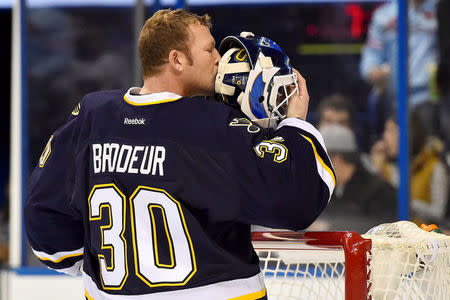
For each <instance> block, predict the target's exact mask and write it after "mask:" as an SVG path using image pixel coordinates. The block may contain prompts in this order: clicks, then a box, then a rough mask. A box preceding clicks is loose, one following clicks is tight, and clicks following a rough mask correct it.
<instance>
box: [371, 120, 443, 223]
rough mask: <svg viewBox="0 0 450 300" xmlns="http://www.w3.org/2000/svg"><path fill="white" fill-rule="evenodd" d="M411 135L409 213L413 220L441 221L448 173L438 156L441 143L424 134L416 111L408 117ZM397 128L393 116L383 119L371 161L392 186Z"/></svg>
mask: <svg viewBox="0 0 450 300" xmlns="http://www.w3.org/2000/svg"><path fill="white" fill-rule="evenodd" d="M410 127H411V128H410V133H411V135H412V143H411V156H410V172H411V178H410V188H411V191H410V192H411V194H410V197H411V212H412V216H413V220H414V221H415V222H416V223H424V222H425V223H436V224H439V223H441V222H443V219H444V217H445V214H446V208H447V202H448V173H447V170H446V167H445V164H444V163H443V161H442V159H441V157H442V156H441V154H442V150H443V146H442V142H440V141H439V140H438V139H437V138H435V137H427V136H426V132H425V129H424V126H423V125H422V122H421V120H420V118H418V117H417V115H416V113H414V112H412V113H411V116H410ZM398 138H399V130H398V126H397V119H396V117H395V115H392V116H391V117H389V118H388V119H387V120H386V125H385V130H384V134H383V139H382V140H380V141H378V142H377V143H375V145H374V148H373V150H372V153H371V155H372V161H373V164H374V167H375V169H376V170H377V171H378V173H379V174H380V176H381V177H382V178H384V179H385V180H386V181H387V182H389V183H391V184H392V185H393V186H398V168H397V164H396V160H397V156H398Z"/></svg>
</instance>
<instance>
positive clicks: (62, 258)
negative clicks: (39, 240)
mask: <svg viewBox="0 0 450 300" xmlns="http://www.w3.org/2000/svg"><path fill="white" fill-rule="evenodd" d="M82 255H83V253H75V254H69V255H66V256H63V257H60V258H58V259H56V260H53V259H51V258H47V257H42V256H38V255H36V257H37V258H39V259H40V260H48V261H51V262H54V263H59V262H61V261H63V260H64V259H66V258H69V257H75V256H82Z"/></svg>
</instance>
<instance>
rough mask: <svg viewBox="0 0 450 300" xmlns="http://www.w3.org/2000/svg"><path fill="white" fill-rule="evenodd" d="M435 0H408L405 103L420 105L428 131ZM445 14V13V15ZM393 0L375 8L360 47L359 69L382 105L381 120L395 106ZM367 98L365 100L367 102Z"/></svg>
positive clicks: (432, 122) (432, 114) (432, 126)
mask: <svg viewBox="0 0 450 300" xmlns="http://www.w3.org/2000/svg"><path fill="white" fill-rule="evenodd" d="M437 2H438V0H410V1H409V2H408V4H409V5H408V23H409V26H408V30H409V31H408V33H409V39H408V46H409V47H408V50H409V51H408V52H409V64H408V66H409V103H410V104H411V106H412V107H418V106H419V107H420V116H419V117H420V118H421V119H422V120H424V122H425V124H426V125H427V130H428V131H429V134H435V132H436V131H437V122H436V120H437V118H436V115H437V110H436V107H435V105H434V103H433V102H432V101H431V100H432V99H433V96H432V92H431V90H430V83H431V81H432V78H433V76H434V75H433V74H434V72H435V69H436V66H437V57H438V45H437V34H436V31H437V22H436V5H437ZM447 17H448V15H447ZM397 19H398V8H397V1H392V2H389V3H386V4H384V5H383V6H381V7H380V8H378V9H377V10H376V11H375V13H374V15H373V18H372V21H371V24H370V28H369V33H368V39H367V43H366V46H365V47H364V49H363V52H362V57H361V64H360V71H361V74H362V76H363V77H364V78H365V79H366V80H368V81H369V82H370V83H371V84H372V85H373V87H374V89H373V95H372V96H373V97H372V99H376V100H373V101H374V102H377V104H376V105H377V106H380V107H382V109H381V112H380V116H379V118H381V119H382V120H383V123H384V120H385V117H386V116H389V115H390V114H391V112H392V110H393V108H395V103H396V102H395V101H393V99H396V93H395V86H396V84H395V83H396V73H397V69H398V68H397V53H398V52H397ZM370 101H371V100H369V102H370Z"/></svg>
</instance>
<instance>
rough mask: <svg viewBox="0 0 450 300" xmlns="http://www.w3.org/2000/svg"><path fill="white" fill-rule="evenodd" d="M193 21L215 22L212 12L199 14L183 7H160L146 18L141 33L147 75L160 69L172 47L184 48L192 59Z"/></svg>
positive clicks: (207, 25) (140, 42) (144, 69)
mask: <svg viewBox="0 0 450 300" xmlns="http://www.w3.org/2000/svg"><path fill="white" fill-rule="evenodd" d="M191 24H199V25H203V26H206V27H208V28H211V26H212V25H211V18H210V16H209V15H207V14H205V15H203V16H198V15H196V14H193V13H190V12H187V11H185V10H183V9H177V10H170V9H163V10H159V11H157V12H156V13H155V14H154V15H153V16H152V17H151V18H149V19H148V20H147V21H146V22H145V24H144V26H143V28H142V30H141V33H140V35H139V58H140V60H141V66H142V73H143V75H144V78H145V77H148V76H151V75H155V74H157V73H158V72H159V71H160V67H161V66H162V65H164V64H165V63H167V61H168V56H169V53H170V51H171V50H179V51H181V52H183V53H184V54H186V56H187V57H188V59H189V60H190V63H192V57H191V51H190V50H189V45H188V42H189V38H190V33H189V30H188V27H189V25H191Z"/></svg>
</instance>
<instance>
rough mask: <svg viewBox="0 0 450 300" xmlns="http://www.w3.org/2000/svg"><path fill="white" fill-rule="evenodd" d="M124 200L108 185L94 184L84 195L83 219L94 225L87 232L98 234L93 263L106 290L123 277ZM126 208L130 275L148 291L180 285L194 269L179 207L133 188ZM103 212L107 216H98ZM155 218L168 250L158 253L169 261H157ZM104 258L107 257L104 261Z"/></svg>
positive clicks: (120, 284)
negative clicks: (86, 199) (85, 216)
mask: <svg viewBox="0 0 450 300" xmlns="http://www.w3.org/2000/svg"><path fill="white" fill-rule="evenodd" d="M126 200H127V199H126V197H125V196H124V194H123V193H122V192H121V191H120V190H119V189H118V188H117V186H116V185H114V184H100V185H96V186H94V187H93V188H92V191H91V193H90V195H89V221H90V222H97V223H96V226H95V225H94V224H93V225H94V226H92V227H91V229H92V228H94V230H95V228H99V230H100V234H101V251H99V252H101V253H99V254H98V260H99V265H100V272H101V276H100V279H101V283H102V286H103V289H106V290H120V289H122V287H123V285H124V284H125V282H126V280H127V278H128V275H129V274H128V266H129V262H128V259H127V257H128V256H127V249H128V247H127V240H126V239H125V237H124V233H125V224H126V207H127V201H126ZM129 206H130V216H131V224H132V227H131V232H132V243H133V245H132V249H133V252H134V266H135V268H134V269H135V270H136V271H135V273H136V274H135V275H136V276H137V277H138V278H140V279H141V280H142V281H143V282H145V283H146V284H147V285H149V286H151V287H157V286H176V285H184V284H186V282H188V281H189V279H190V278H191V277H192V276H193V275H194V274H195V272H196V271H197V266H196V262H195V254H194V248H193V247H192V241H191V238H190V236H189V232H188V230H187V227H186V222H185V220H184V215H183V212H182V210H181V206H180V203H179V202H178V201H176V200H175V199H174V198H173V197H172V196H170V195H169V194H168V193H167V192H166V191H164V190H160V189H155V188H150V187H145V186H139V187H138V188H137V189H136V190H135V191H134V193H133V194H132V195H131V197H130V199H129ZM105 211H106V212H107V214H106V215H104V214H102V212H105ZM156 212H158V214H156ZM156 217H159V218H161V220H159V221H160V222H159V223H158V224H164V225H163V226H162V227H163V228H162V229H161V228H160V229H159V232H164V233H165V239H167V245H168V247H165V248H164V250H165V251H168V252H169V256H170V260H169V261H164V262H160V253H158V251H162V250H161V249H160V248H158V239H157V228H156V227H157V222H156V221H155V218H156ZM99 221H100V222H101V223H98V222H99ZM98 224H106V225H98ZM91 240H92V239H91ZM105 254H109V259H107V258H106V257H105Z"/></svg>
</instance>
